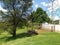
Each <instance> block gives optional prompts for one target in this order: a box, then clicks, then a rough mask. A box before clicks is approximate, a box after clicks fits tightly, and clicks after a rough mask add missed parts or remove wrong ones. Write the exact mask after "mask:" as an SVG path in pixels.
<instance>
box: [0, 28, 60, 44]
mask: <svg viewBox="0 0 60 45" xmlns="http://www.w3.org/2000/svg"><path fill="white" fill-rule="evenodd" d="M26 31H27V30H26V29H18V31H17V36H16V38H12V37H11V35H10V34H9V33H7V32H4V33H2V34H0V45H60V34H59V33H55V32H46V33H40V34H39V35H32V36H29V37H28V36H27V35H26V34H25V33H24V32H26Z"/></svg>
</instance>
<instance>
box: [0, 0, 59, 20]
mask: <svg viewBox="0 0 60 45" xmlns="http://www.w3.org/2000/svg"><path fill="white" fill-rule="evenodd" d="M50 1H51V0H33V1H32V2H33V10H36V9H37V8H38V7H41V8H42V9H43V10H45V11H46V12H47V14H48V15H49V17H50V18H52V19H53V20H58V19H59V18H60V0H54V1H53V10H52V2H50ZM2 5H3V4H2V3H1V2H0V10H2V11H3V12H6V11H7V10H5V9H3V8H2ZM52 12H53V15H52Z"/></svg>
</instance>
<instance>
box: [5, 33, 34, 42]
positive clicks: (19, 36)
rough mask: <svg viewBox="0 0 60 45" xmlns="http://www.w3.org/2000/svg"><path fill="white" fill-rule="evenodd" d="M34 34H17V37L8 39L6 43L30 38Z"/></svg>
mask: <svg viewBox="0 0 60 45" xmlns="http://www.w3.org/2000/svg"><path fill="white" fill-rule="evenodd" d="M32 35H34V34H31V35H29V34H27V33H21V34H17V35H16V37H7V38H6V40H5V42H8V41H12V40H15V39H18V38H25V37H30V36H32Z"/></svg>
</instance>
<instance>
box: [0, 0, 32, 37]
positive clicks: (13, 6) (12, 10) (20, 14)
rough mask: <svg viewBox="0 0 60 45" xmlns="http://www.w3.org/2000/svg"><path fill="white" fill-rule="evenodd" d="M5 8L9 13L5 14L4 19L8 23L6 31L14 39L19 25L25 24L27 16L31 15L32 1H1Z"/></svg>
mask: <svg viewBox="0 0 60 45" xmlns="http://www.w3.org/2000/svg"><path fill="white" fill-rule="evenodd" d="M1 1H2V2H3V4H4V5H3V8H4V9H6V10H7V12H3V15H2V17H3V18H4V21H5V23H6V29H7V31H9V32H10V33H11V34H12V35H13V37H15V36H16V28H17V26H18V25H21V26H22V24H24V23H25V22H26V21H25V20H26V17H27V15H29V14H30V13H31V5H32V0H1Z"/></svg>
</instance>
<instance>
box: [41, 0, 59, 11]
mask: <svg viewBox="0 0 60 45" xmlns="http://www.w3.org/2000/svg"><path fill="white" fill-rule="evenodd" d="M41 4H42V5H43V6H46V7H47V8H48V9H47V10H49V12H52V11H56V10H57V9H58V8H60V0H55V1H54V2H53V6H52V2H50V3H46V2H41Z"/></svg>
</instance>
